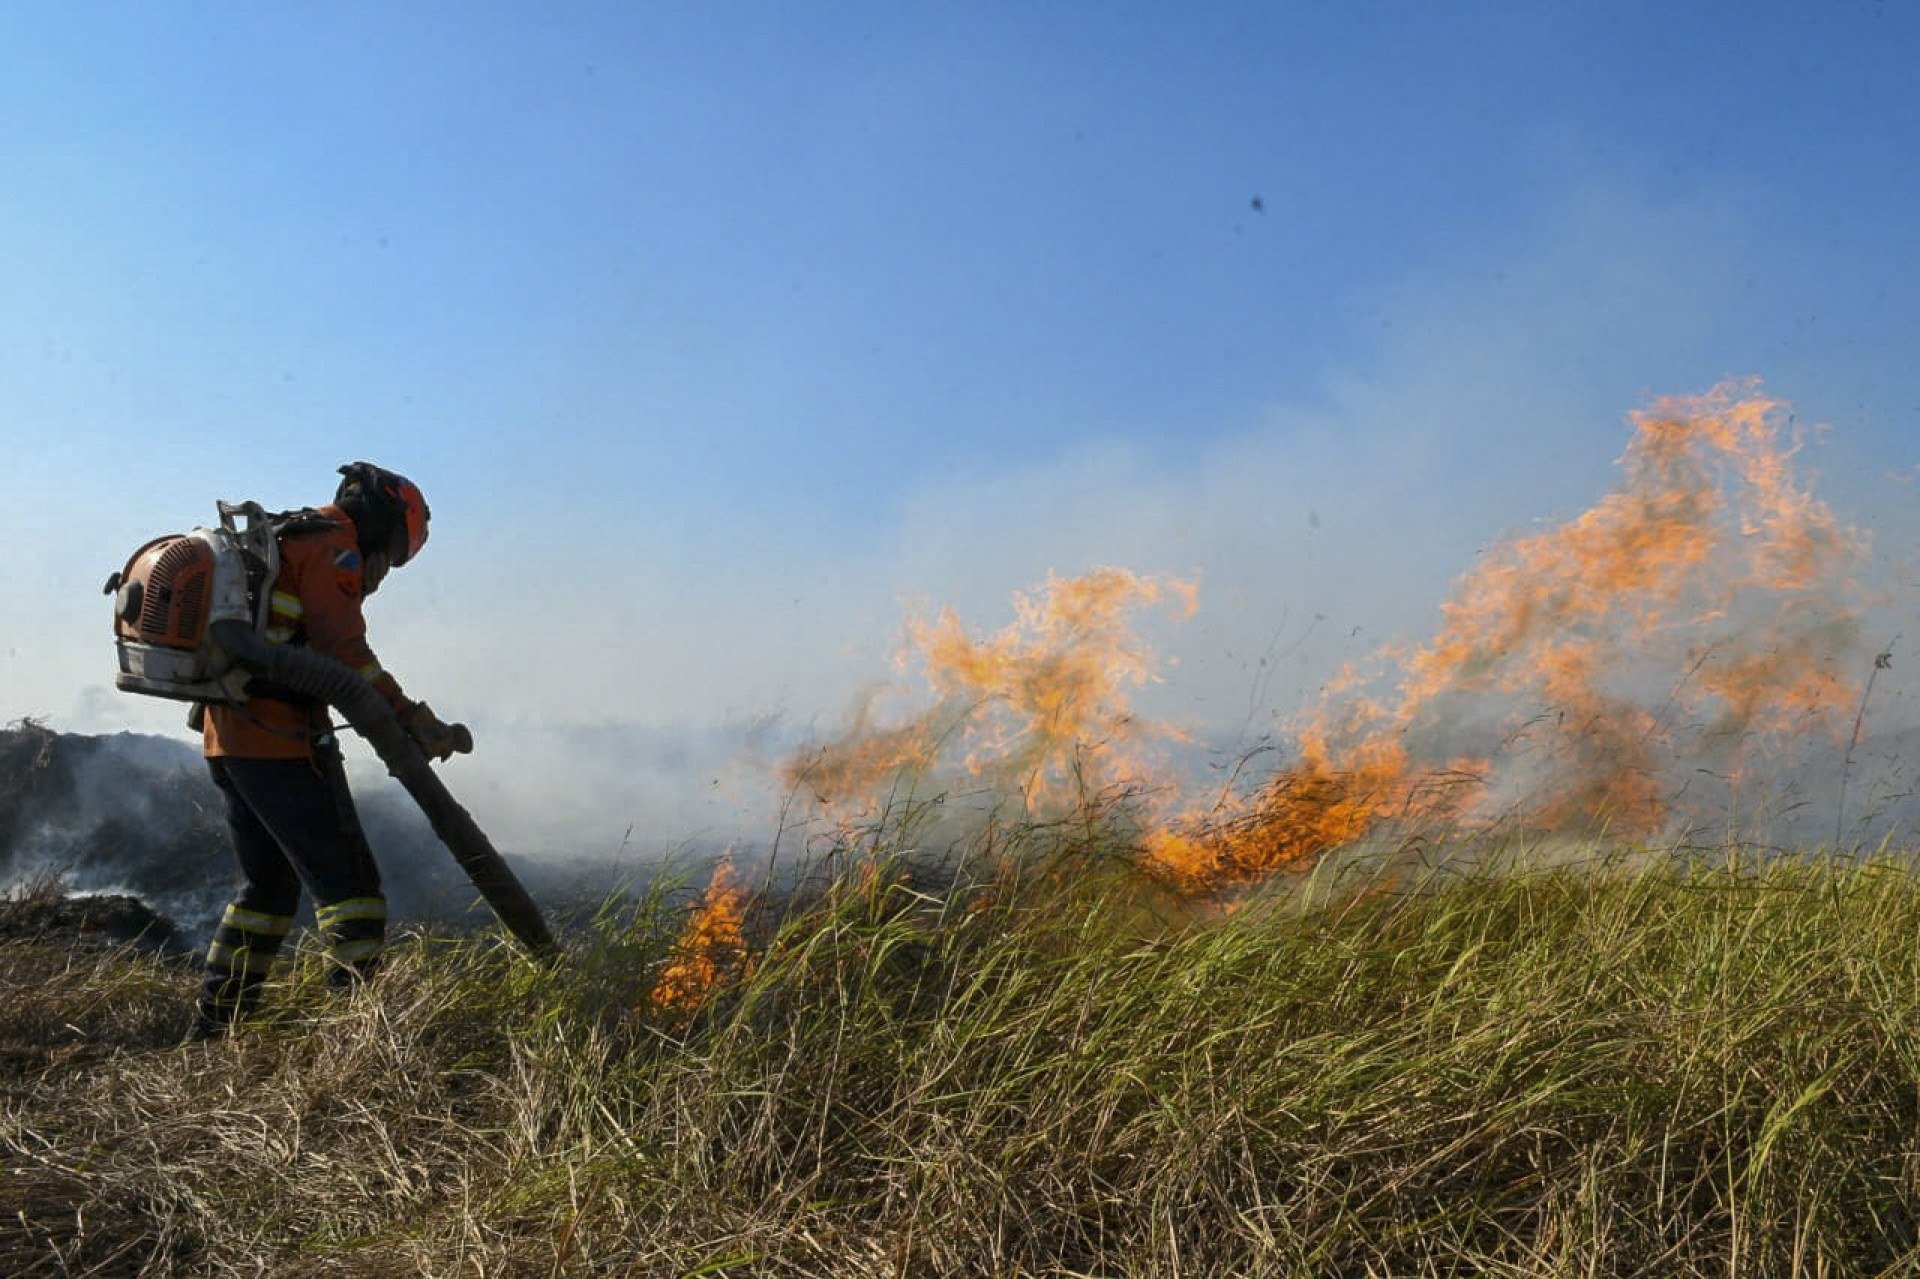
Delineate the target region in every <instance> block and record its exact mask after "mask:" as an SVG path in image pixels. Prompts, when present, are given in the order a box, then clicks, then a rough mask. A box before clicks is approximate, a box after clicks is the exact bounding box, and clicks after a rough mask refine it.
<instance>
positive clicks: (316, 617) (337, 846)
mask: <svg viewBox="0 0 1920 1279" xmlns="http://www.w3.org/2000/svg"><path fill="white" fill-rule="evenodd" d="M340 475H341V477H342V478H341V481H340V486H339V489H338V491H337V492H336V493H335V494H334V499H333V503H332V504H331V505H329V506H323V507H321V508H320V509H319V510H317V511H302V512H296V513H292V514H289V515H286V516H282V517H277V518H276V520H275V527H276V535H277V540H278V541H279V545H280V574H279V576H278V577H277V578H276V579H275V580H274V582H273V583H272V586H271V590H272V598H271V601H270V609H271V612H270V615H269V618H268V630H267V633H266V638H267V640H268V642H270V643H276V644H306V645H310V646H312V648H313V649H314V650H316V651H317V652H320V653H324V654H326V655H327V656H328V657H331V658H334V659H335V660H336V661H339V662H342V663H344V664H345V665H346V666H348V667H349V668H351V669H353V670H355V671H358V672H359V673H360V675H361V677H362V678H364V679H366V680H368V681H369V682H371V683H372V685H373V686H374V688H375V689H376V690H378V692H379V693H380V694H381V696H383V697H385V698H386V700H387V701H388V702H389V703H390V704H391V705H392V706H393V708H394V710H395V712H396V713H397V714H398V715H399V718H400V722H401V724H403V725H404V726H405V727H406V730H407V732H408V734H409V735H410V736H411V737H412V738H413V740H414V742H415V743H416V744H417V745H418V746H419V747H420V750H421V751H422V753H423V754H425V755H426V756H427V757H428V758H430V759H435V760H445V759H448V758H451V757H452V755H453V754H454V752H456V751H461V752H465V751H470V750H472V749H473V739H472V737H471V735H470V734H469V733H468V732H467V730H466V728H465V727H464V726H462V725H459V724H446V723H443V722H442V721H441V720H440V719H439V717H438V716H436V715H435V714H434V713H433V712H432V711H431V710H430V709H428V707H427V706H426V704H425V703H424V702H416V701H412V700H410V699H409V698H408V697H407V696H406V695H405V694H404V693H402V692H401V691H400V685H399V683H398V682H397V681H396V680H395V679H394V678H393V676H392V675H390V674H388V673H387V672H386V671H385V670H383V669H381V666H380V662H379V659H377V658H376V657H374V655H373V650H372V649H371V648H369V647H368V646H367V627H366V621H365V619H364V617H363V616H362V615H361V602H362V601H363V600H364V599H365V598H366V597H367V596H369V595H371V594H373V593H374V591H376V590H378V589H379V587H380V583H381V582H382V580H384V579H385V577H386V575H387V573H388V572H389V571H390V570H392V569H395V568H399V567H400V566H401V565H403V564H406V563H409V562H411V561H412V559H413V558H414V556H416V555H418V554H419V553H420V548H421V547H422V546H423V545H425V543H426V540H427V520H428V514H429V513H428V510H427V503H426V500H425V499H424V498H423V497H421V495H420V490H419V489H418V488H417V487H416V486H415V485H414V484H413V483H411V482H410V481H409V480H407V479H406V478H405V477H404V476H400V475H396V474H394V473H393V472H391V471H386V470H382V469H381V468H380V467H377V466H374V465H373V464H372V463H369V462H355V463H352V464H351V465H348V466H343V467H341V468H340ZM203 732H204V736H205V743H206V756H207V767H208V769H209V770H210V771H211V772H212V774H213V781H214V784H215V785H216V786H218V787H219V789H220V793H221V796H222V798H223V799H224V801H225V804H226V811H227V823H228V826H229V827H230V828H231V830H232V833H233V849H234V853H235V855H236V856H237V858H238V860H239V863H240V889H239V892H238V893H237V894H236V895H235V896H234V899H233V901H232V903H231V904H230V905H229V906H228V907H227V909H226V913H225V914H224V915H223V916H222V917H221V920H220V924H219V927H218V928H217V929H216V930H215V931H214V935H213V945H212V947H211V948H210V949H209V950H208V952H207V962H206V971H205V976H204V979H203V981H202V984H201V988H200V999H199V1005H198V1008H197V1010H196V1013H195V1018H194V1025H193V1029H192V1031H191V1032H190V1037H191V1038H194V1039H210V1038H214V1037H217V1036H219V1035H221V1034H222V1033H224V1032H225V1031H226V1030H227V1029H229V1028H230V1027H231V1026H232V1025H233V1023H234V1022H236V1021H237V1020H239V1019H240V1018H242V1017H245V1016H246V1015H247V1014H248V1013H250V1012H252V1011H253V1009H254V1008H255V1007H256V1006H257V1005H258V1004H259V1001H260V991H261V985H262V984H263V983H264V982H265V980H266V976H267V971H268V969H269V968H270V967H271V965H272V963H273V958H274V955H275V954H276V953H277V952H278V951H279V949H280V944H281V942H282V941H283V940H284V939H285V938H286V936H287V934H288V933H289V932H290V931H292V928H293V916H294V912H295V911H296V910H297V909H298V908H299V904H300V893H301V889H302V888H303V887H304V888H305V890H306V891H307V892H309V893H311V894H312V896H313V899H314V906H315V909H314V916H315V920H316V922H317V923H318V924H319V926H320V932H321V934H322V935H323V936H324V937H325V938H326V940H327V945H328V948H329V951H330V953H331V956H332V959H333V961H334V966H333V969H332V972H331V973H330V975H329V980H330V981H331V982H332V983H333V984H334V985H335V986H337V987H339V988H343V989H344V988H348V987H351V986H353V985H355V984H356V983H358V982H359V981H361V980H362V979H364V978H365V977H367V976H369V975H370V974H371V973H372V972H373V970H374V967H375V965H376V964H377V963H378V962H379V956H380V948H381V945H382V942H383V941H384V939H385V935H386V924H387V902H386V898H385V896H383V895H382V893H381V891H380V871H379V868H378V867H377V866H376V865H375V864H374V860H373V853H372V851H371V850H370V849H369V848H368V847H367V840H366V836H365V835H364V834H363V833H362V832H361V829H360V820H359V817H358V815H357V814H356V813H355V811H354V806H353V796H352V794H351V793H350V792H349V791H348V789H347V777H346V770H345V768H344V766H343V765H342V762H341V758H340V746H339V742H338V741H337V740H336V738H335V735H334V729H333V727H332V726H331V724H330V723H329V721H328V717H327V710H326V707H325V706H324V705H323V704H321V703H318V702H315V701H312V700H309V699H305V698H301V697H299V696H297V695H294V694H292V693H289V692H285V691H280V692H276V690H274V689H273V688H271V687H265V688H263V687H261V686H259V685H258V684H256V685H254V686H252V687H250V689H249V698H248V700H247V702H246V703H245V704H244V705H238V706H228V705H210V706H208V707H206V709H205V715H204V727H203Z"/></svg>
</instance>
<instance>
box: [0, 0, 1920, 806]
mask: <svg viewBox="0 0 1920 1279" xmlns="http://www.w3.org/2000/svg"><path fill="white" fill-rule="evenodd" d="M8 28H9V31H8V38H7V40H6V41H5V42H4V46H0V172H4V173H5V174H6V175H7V176H6V179H5V181H4V182H0V243H4V244H5V246H6V252H5V254H4V255H0V430H4V431H5V432H6V439H7V441H8V445H9V447H8V452H9V454H10V455H11V460H12V462H13V467H12V470H13V474H14V477H15V483H14V485H13V486H12V492H11V494H10V497H9V500H8V501H7V502H6V503H5V504H4V508H3V509H0V538H3V539H4V541H5V545H6V546H7V548H8V551H9V553H8V555H7V556H6V557H4V562H3V563H0V590H5V591H6V592H7V594H8V595H9V596H11V597H12V598H14V599H16V600H18V601H22V604H21V605H20V606H19V607H21V609H22V613H21V614H17V615H16V616H18V617H19V618H20V620H18V621H16V622H15V623H14V624H13V625H12V626H11V627H10V631H11V632H12V634H11V635H10V638H9V639H8V640H7V641H5V642H4V643H0V661H3V662H4V665H0V718H12V717H14V716H17V715H23V714H35V715H41V716H46V717H49V718H51V719H52V720H53V721H54V722H56V723H58V724H62V725H68V726H73V727H81V728H88V729H92V730H95V731H99V730H102V729H105V728H109V727H111V726H113V724H114V723H116V722H125V723H127V724H130V725H135V726H140V727H162V728H164V727H166V726H167V725H168V724H170V722H171V716H170V715H169V714H164V713H162V712H164V711H166V708H159V710H158V711H156V710H155V708H153V707H149V706H137V705H134V704H133V699H130V698H118V699H114V698H107V697H103V696H102V695H101V694H100V693H99V688H100V686H101V685H103V684H106V683H108V682H109V670H110V666H109V663H110V660H111V656H110V650H109V648H108V645H107V641H106V640H105V639H104V633H105V623H104V622H103V621H102V620H101V616H102V613H103V607H102V605H101V602H100V600H99V599H98V596H97V595H96V594H95V593H94V592H95V591H96V590H97V584H98V582H99V580H100V579H102V578H104V576H105V575H106V574H107V572H109V571H111V570H112V569H113V568H115V567H117V566H118V564H119V561H120V559H121V557H122V556H123V555H124V553H125V551H126V550H127V549H130V547H131V546H132V545H134V544H137V543H138V542H139V541H141V540H144V538H145V537H146V536H148V535H150V534H151V533H152V532H153V531H156V530H160V529H166V528H175V527H184V526H187V525H190V524H193V523H198V522H202V521H204V520H205V519H206V518H207V517H208V516H209V515H210V513H211V504H212V501H213V499H214V498H215V497H241V496H258V497H260V498H261V499H263V500H265V501H267V502H269V503H270V504H276V505H297V504H303V503H306V502H310V501H317V500H320V499H322V498H324V497H325V496H326V495H327V494H328V493H329V492H330V489H331V476H332V470H333V468H334V466H336V465H337V464H338V463H339V462H342V461H346V460H350V459H351V458H354V457H360V456H367V457H371V458H374V459H375V460H377V461H380V462H382V463H384V464H386V465H389V466H392V467H395V468H396V469H400V470H403V471H405V472H407V473H408V474H410V475H412V476H413V477H414V478H415V479H416V480H418V481H419V482H420V483H421V484H422V486H423V487H424V488H425V489H426V490H427V492H428V495H429V498H430V500H431V501H432V502H433V505H434V508H435V512H436V516H437V519H436V524H435V535H434V543H433V546H432V548H431V550H430V552H429V553H428V554H427V555H425V556H424V557H423V558H422V559H421V561H420V562H419V564H418V565H417V566H416V567H414V568H410V569H409V570H407V571H406V572H405V573H404V574H402V575H400V576H399V577H397V578H396V579H395V581H394V583H393V584H392V585H391V586H390V587H389V589H388V590H387V591H386V592H384V593H383V594H382V596H381V598H380V599H379V600H378V601H376V602H375V604H374V606H373V609H372V616H373V621H374V639H375V643H376V645H377V646H378V647H380V648H381V650H382V652H383V655H384V656H386V658H387V660H388V661H389V663H390V664H391V665H392V666H393V667H394V668H395V669H396V670H397V671H399V672H400V674H401V676H402V678H403V679H405V680H407V681H408V682H409V684H410V686H411V687H412V688H413V689H414V690H415V691H418V692H420V693H422V694H423V695H427V696H430V697H432V698H433V699H434V700H435V702H436V705H439V706H441V707H442V709H443V710H444V711H446V712H448V713H451V714H455V715H458V716H461V717H464V718H470V719H473V720H475V721H476V725H477V727H485V726H487V725H488V722H489V721H490V720H491V721H492V726H493V727H494V728H495V730H496V731H497V732H501V733H505V732H507V731H509V730H516V731H527V732H532V731H536V730H537V731H542V732H545V731H550V730H551V729H552V727H553V726H554V725H565V724H574V725H579V724H594V725H599V726H601V727H602V728H603V729H604V728H605V726H607V725H631V726H635V728H636V731H639V730H642V729H644V730H645V731H648V732H659V733H668V734H670V733H672V732H688V733H694V732H700V733H705V732H708V731H710V730H712V729H713V726H714V725H717V724H729V723H745V722H752V721H755V720H757V719H758V718H760V717H764V716H772V717H776V718H777V719H778V720H780V721H781V722H784V723H787V724H789V725H798V726H801V727H804V726H805V725H808V724H813V723H826V722H828V721H830V720H831V719H832V718H833V717H834V716H836V715H837V714H838V713H839V712H840V711H841V710H842V709H843V708H844V705H845V704H846V702H847V700H848V699H849V698H850V697H851V696H852V695H853V694H854V692H855V691H856V690H857V689H858V688H859V687H860V686H861V685H862V684H863V683H865V682H866V681H869V680H871V679H874V678H878V677H881V676H883V675H885V674H886V672H887V664H886V660H885V659H886V656H887V654H888V653H889V652H890V651H891V649H892V647H893V645H894V643H895V641H896V639H897V635H898V623H899V617H900V612H901V608H902V602H903V601H915V600H922V601H936V602H953V603H955V604H957V605H958V606H960V607H961V608H962V610H963V611H964V612H965V613H966V614H967V615H968V616H969V617H970V618H972V619H974V620H976V621H977V623H978V624H979V625H981V626H983V627H984V626H997V625H999V624H1001V623H1002V622H1003V621H1004V620H1005V617H1006V606H1005V601H1006V597H1007V594H1008V593H1009V592H1010V591H1012V590H1015V589H1019V588H1022V587H1025V586H1029V585H1031V584H1033V583H1034V582H1036V581H1038V580H1039V579H1040V578H1042V577H1043V576H1044V575H1045V573H1046V572H1047V571H1049V570H1055V571H1059V572H1063V573H1066V572H1076V571H1080V570H1083V569H1085V568H1089V567H1093V566H1094V565H1097V564H1102V563H1124V564H1128V565H1129V566H1131V567H1135V568H1138V569H1141V570H1143V571H1162V572H1179V573H1187V574H1193V575H1197V576H1198V577H1199V578H1200V580H1201V583H1202V596H1201V600H1202V612H1201V615H1200V617H1199V618H1197V619H1196V620H1195V622H1194V623H1193V624H1191V625H1189V626H1188V627H1185V628H1183V629H1181V630H1180V631H1179V632H1177V633H1170V634H1169V635H1167V636H1166V637H1164V639H1163V647H1165V648H1167V649H1168V651H1169V652H1170V653H1171V654H1172V655H1174V656H1177V657H1178V659H1179V661H1180V663H1181V665H1180V668H1179V675H1178V676H1176V677H1172V678H1170V679H1169V681H1168V685H1167V686H1166V690H1165V692H1164V693H1163V694H1162V695H1163V697H1164V699H1165V700H1166V702H1167V708H1168V712H1169V713H1170V714H1172V715H1174V716H1175V717H1184V718H1188V719H1191V720H1193V721H1194V722H1196V723H1199V724H1202V725H1214V724H1220V723H1237V722H1241V721H1242V719H1243V715H1244V713H1245V712H1247V711H1248V710H1249V706H1250V703H1251V704H1257V705H1254V706H1253V709H1254V710H1255V711H1256V712H1257V714H1256V716H1255V717H1256V718H1259V717H1267V718H1271V717H1273V716H1282V715H1284V714H1285V713H1286V712H1287V711H1288V710H1290V709H1291V706H1292V704H1293V703H1294V699H1297V698H1298V697H1300V696H1304V695H1307V694H1310V693H1311V690H1312V689H1313V687H1315V685H1316V684H1317V681H1318V680H1319V679H1321V678H1323V677H1324V672H1325V670H1326V669H1327V666H1328V664H1329V663H1331V662H1334V661H1337V660H1340V659H1342V658H1344V657H1351V656H1356V655H1358V654H1357V653H1355V652H1352V651H1346V650H1348V649H1352V648H1356V647H1359V646H1361V645H1365V644H1367V643H1368V642H1369V641H1375V640H1376V639H1384V638H1387V637H1389V636H1390V635H1392V634H1395V633H1403V632H1407V631H1416V632H1417V631H1418V630H1419V629H1420V628H1421V627H1423V626H1424V625H1425V624H1426V622H1427V621H1428V620H1429V619H1430V618H1431V614H1432V609H1433V606H1434V605H1435V604H1436V603H1437V601H1438V600H1439V599H1440V598H1442V596H1443V595H1444V593H1445V590H1446V586H1447V583H1448V581H1449V579H1450V578H1451V577H1452V576H1453V575H1454V574H1457V573H1458V572H1460V571H1462V570H1463V569H1464V568H1466V567H1467V566H1468V565H1469V564H1470V562H1471V558H1472V556H1473V554H1474V553H1475V551H1476V550H1478V549H1480V548H1483V547H1484V546H1485V545H1486V544H1487V542H1488V541H1489V540H1490V539H1492V538H1495V537H1498V536H1499V535H1500V534H1501V533H1503V532H1507V531H1511V530H1514V529H1517V528H1523V527H1529V526H1531V525H1532V524H1533V523H1534V522H1536V521H1538V520H1541V519H1547V518H1553V517H1556V516H1565V515H1567V514H1569V513H1571V512H1573V511H1576V510H1578V509H1580V508H1581V507H1582V506H1583V505H1585V504H1586V503H1587V502H1589V501H1591V500H1592V499H1593V497H1595V496H1596V495H1597V494H1598V493H1600V492H1601V491H1603V490H1604V488H1605V487H1606V485H1607V484H1608V482H1609V480H1610V466H1611V463H1612V461H1613V459H1614V458H1615V457H1616V456H1617V455H1618V453H1619V450H1620V447H1621V444H1622V441H1623V434H1622V430H1621V425H1620V424H1621V420H1622V418H1623V416H1624V415H1625V413H1627V412H1628V411H1629V410H1631V409H1633V408H1635V407H1636V406H1638V405H1640V404H1642V403H1644V402H1645V401H1646V399H1647V398H1648V397H1650V396H1652V395H1657V394H1663V393H1669V392H1688V391H1698V390H1704V389H1705V388H1706V387H1708V386H1710V385H1712V384H1713V383H1714V382H1716V381H1718V380H1720V379H1721V378H1723V377H1725V376H1728V375H1757V376H1759V377H1762V378H1764V379H1765V381H1766V385H1767V387H1768V389H1769V390H1770V391H1772V392H1773V393H1775V394H1777V395H1780V396H1783V397H1785V398H1787V399H1789V400H1791V401H1792V402H1793V403H1794V404H1795V405H1796V407H1797V408H1798V410H1799V411H1800V413H1801V414H1802V416H1803V418H1804V419H1805V420H1807V421H1809V422H1819V423H1826V424H1829V425H1830V426H1831V428H1832V429H1831V430H1830V431H1829V432H1827V433H1825V434H1824V435H1823V436H1821V437H1820V438H1819V439H1818V440H1817V442H1816V444H1815V446H1814V447H1813V448H1812V449H1810V451H1809V457H1808V460H1809V462H1810V463H1811V464H1812V465H1813V466H1814V467H1815V468H1817V469H1818V470H1819V472H1820V473H1821V477H1822V478H1821V491H1822V492H1823V493H1825V494H1826V495H1828V496H1829V497H1831V498H1833V500H1835V502H1836V503H1837V504H1838V505H1840V506H1841V507H1842V509H1843V510H1844V511H1845V512H1847V513H1848V515H1849V516H1850V518H1853V519H1855V520H1857V521H1858V522H1860V523H1861V524H1863V525H1866V526H1869V527H1872V528H1873V529H1874V530H1875V532H1876V535H1877V538H1878V541H1879V545H1880V546H1881V549H1882V551H1883V553H1884V554H1885V555H1886V556H1888V557H1890V558H1892V559H1895V560H1897V559H1899V558H1900V557H1903V556H1905V557H1911V555H1912V553H1913V551H1914V550H1915V549H1917V548H1916V546H1915V544H1914V529H1915V527H1916V525H1920V518H1916V508H1917V507H1920V501H1917V499H1916V496H1915V492H1914V490H1913V488H1912V487H1910V486H1908V485H1904V484H1902V483H1900V482H1899V479H1900V477H1902V476H1905V477H1908V478H1911V477H1912V476H1913V475H1914V473H1915V468H1916V466H1920V375H1917V374H1916V371H1915V365H1916V360H1915V351H1916V348H1917V345H1920V344H1917V342H1916V339H1920V243H1917V242H1916V241H1917V240H1920V229H1917V227H1920V223H1917V222H1916V218H1915V216H1914V210H1915V209H1916V208H1920V189H1917V188H1920V90H1917V89H1916V88H1915V85H1916V79H1915V76H1914V75H1913V67H1914V66H1915V65H1916V62H1917V61H1920V10H1916V9H1915V8H1914V7H1912V6H1910V5H1903V4H1893V3H1883V4H1867V3H1850V2H1844V0H1835V2H1834V3H1823V4H1799V5H1788V4H1738V5H1735V4H1699V5H1686V6H1674V5H1659V4H1559V5H1537V4H1477V5H1423V4H1411V3H1408V4H1361V3H1354V4H1341V5H1304V4H1301V5H1227V4H1221V5H1205V6H1193V5H1177V6H1176V5H1133V4H1103V5H1092V4H1048V5H1031V4H1027V5H1014V4H1005V5H986V4H969V5H880V4H860V5H854V4H822V5H810V6H797V5H787V4H763V5H748V4H710V3H707V4H683V5H666V4H660V5H614V6H606V5H593V6H588V5H564V6H555V5H530V4H529V5H501V4H486V5H470V4H461V5H452V4H448V5H425V4H412V5H399V6H396V5H376V4H329V5H324V6H322V5H309V6H260V5H238V4H235V5H214V4H205V5H191V6H186V5H181V6H161V5H140V4H113V5H106V4H71V5H68V4H61V5H55V4H42V5H34V6H16V7H14V8H12V9H10V10H9V13H8ZM1256 202H1257V203H1256ZM1906 580H1908V581H1910V580H1911V575H1909V576H1908V578H1907V579H1906ZM1316 618H1317V619H1321V620H1318V621H1316V620H1315V619H1316ZM1276 637H1277V638H1278V639H1279V640H1281V642H1282V643H1281V646H1282V648H1284V649H1285V650H1286V651H1288V652H1289V653H1293V652H1296V651H1297V653H1298V655H1299V656H1298V670H1297V671H1293V672H1290V673H1289V675H1288V676H1287V677H1286V678H1283V679H1279V680H1274V679H1271V678H1269V677H1267V676H1265V675H1262V674H1261V673H1260V672H1259V671H1258V670H1256V669H1255V668H1256V667H1257V658H1258V655H1259V654H1261V653H1265V652H1267V651H1269V650H1271V649H1272V648H1273V645H1274V641H1275V639H1276ZM1296 641H1297V643H1296ZM1261 703H1270V705H1269V704H1261ZM116 717H117V719H116ZM603 753H604V752H603ZM609 784H610V785H612V783H609Z"/></svg>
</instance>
